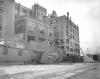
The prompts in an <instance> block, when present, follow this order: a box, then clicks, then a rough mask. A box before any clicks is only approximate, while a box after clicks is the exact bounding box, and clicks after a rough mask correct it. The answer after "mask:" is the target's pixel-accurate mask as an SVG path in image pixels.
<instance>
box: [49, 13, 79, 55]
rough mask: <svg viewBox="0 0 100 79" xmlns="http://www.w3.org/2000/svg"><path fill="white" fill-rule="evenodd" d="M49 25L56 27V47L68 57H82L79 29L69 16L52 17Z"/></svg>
mask: <svg viewBox="0 0 100 79" xmlns="http://www.w3.org/2000/svg"><path fill="white" fill-rule="evenodd" d="M49 23H50V24H51V25H53V27H54V39H55V46H56V47H58V48H60V49H62V50H63V51H64V52H66V55H67V56H69V55H80V44H79V27H78V26H77V25H76V24H74V23H73V22H72V21H71V17H70V18H69V13H67V16H65V15H63V16H59V17H57V16H53V14H51V15H50V18H49Z"/></svg>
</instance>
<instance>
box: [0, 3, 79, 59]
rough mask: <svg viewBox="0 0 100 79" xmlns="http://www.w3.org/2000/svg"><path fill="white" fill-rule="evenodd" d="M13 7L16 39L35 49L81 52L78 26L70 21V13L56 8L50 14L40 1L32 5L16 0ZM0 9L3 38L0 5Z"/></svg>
mask: <svg viewBox="0 0 100 79" xmlns="http://www.w3.org/2000/svg"><path fill="white" fill-rule="evenodd" d="M1 3H2V2H0V4H1ZM14 7H15V10H14V11H15V12H14V18H15V22H14V24H15V26H14V29H13V28H12V29H13V30H14V39H13V40H14V41H16V42H19V43H22V44H24V47H25V49H30V50H35V51H36V52H37V51H40V52H41V53H54V54H56V53H55V52H56V49H55V48H59V49H61V50H62V51H63V52H64V53H65V55H66V56H69V55H80V51H79V50H80V44H79V27H78V26H77V25H76V24H74V23H73V22H72V21H71V18H69V13H67V16H66V15H63V16H59V17H58V16H57V14H56V12H55V11H53V12H52V15H50V17H49V16H47V9H45V8H44V7H42V6H40V5H38V4H34V5H33V6H32V9H30V8H27V7H25V6H23V5H21V4H19V3H15V6H14ZM0 13H1V14H0V17H1V18H0V30H1V32H0V35H1V36H0V37H1V39H2V8H1V7H0ZM13 21H14V20H13ZM13 21H12V22H13ZM44 56H45V55H44ZM38 58H39V57H38Z"/></svg>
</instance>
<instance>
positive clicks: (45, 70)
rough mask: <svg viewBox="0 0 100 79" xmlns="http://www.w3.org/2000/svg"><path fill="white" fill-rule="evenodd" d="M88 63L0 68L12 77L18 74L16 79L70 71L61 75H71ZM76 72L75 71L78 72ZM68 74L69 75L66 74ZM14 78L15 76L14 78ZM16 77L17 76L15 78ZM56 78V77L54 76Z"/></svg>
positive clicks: (88, 64)
mask: <svg viewBox="0 0 100 79" xmlns="http://www.w3.org/2000/svg"><path fill="white" fill-rule="evenodd" d="M90 65H93V63H77V64H72V65H68V64H67V65H66V64H61V65H15V66H8V67H0V70H3V71H4V72H5V74H8V75H12V76H14V77H17V76H19V78H18V79H21V78H23V79H31V78H37V77H41V76H44V75H47V76H50V74H51V75H52V76H55V75H58V76H59V75H61V74H64V73H65V72H71V71H73V72H74V73H73V72H71V73H67V74H65V75H63V77H65V76H71V75H73V74H75V71H76V70H78V69H82V70H80V71H79V72H82V71H84V69H86V68H87V67H89V66H90ZM79 72H77V73H79ZM68 74H69V75H68ZM14 79H15V78H14ZM16 79H17V78H16ZM55 79H56V78H55Z"/></svg>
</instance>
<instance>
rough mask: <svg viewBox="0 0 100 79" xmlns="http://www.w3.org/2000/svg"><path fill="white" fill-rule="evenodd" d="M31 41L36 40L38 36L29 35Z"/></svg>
mask: <svg viewBox="0 0 100 79" xmlns="http://www.w3.org/2000/svg"><path fill="white" fill-rule="evenodd" d="M29 41H36V36H31V35H28V42H29Z"/></svg>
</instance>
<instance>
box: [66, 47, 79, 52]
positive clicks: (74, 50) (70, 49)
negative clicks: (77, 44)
mask: <svg viewBox="0 0 100 79" xmlns="http://www.w3.org/2000/svg"><path fill="white" fill-rule="evenodd" d="M66 49H67V51H71V52H80V49H77V48H75V49H73V48H69V46H66Z"/></svg>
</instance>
